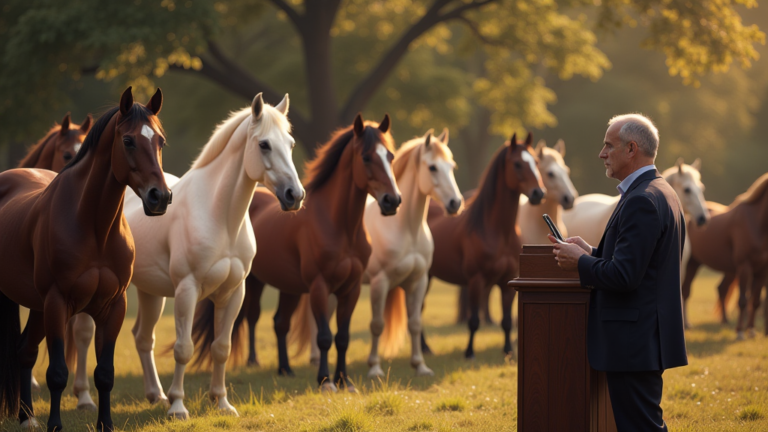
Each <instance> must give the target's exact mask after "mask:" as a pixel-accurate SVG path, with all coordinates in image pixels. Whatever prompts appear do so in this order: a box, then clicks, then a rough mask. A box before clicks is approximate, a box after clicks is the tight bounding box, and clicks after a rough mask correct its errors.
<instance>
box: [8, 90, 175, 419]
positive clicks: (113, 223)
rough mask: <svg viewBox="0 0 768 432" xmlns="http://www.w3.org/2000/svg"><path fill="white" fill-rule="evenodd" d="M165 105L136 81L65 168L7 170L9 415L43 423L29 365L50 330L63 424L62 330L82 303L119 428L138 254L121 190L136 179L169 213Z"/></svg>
mask: <svg viewBox="0 0 768 432" xmlns="http://www.w3.org/2000/svg"><path fill="white" fill-rule="evenodd" d="M161 105H162V94H161V93H160V91H159V90H158V92H157V93H156V94H155V96H153V98H152V100H151V101H150V103H149V104H148V105H147V107H146V108H145V107H141V106H140V105H138V104H136V105H134V103H133V97H132V95H131V92H130V88H129V89H128V90H126V91H125V92H124V93H123V96H122V98H121V101H120V106H119V108H115V109H112V110H110V111H109V112H108V113H107V114H105V115H104V116H102V118H101V119H100V120H99V122H97V124H96V126H94V130H93V131H91V132H90V133H89V135H88V137H87V139H86V142H85V143H84V144H83V150H82V151H81V152H79V153H78V154H77V156H76V157H75V158H74V159H73V161H72V162H71V163H70V165H68V167H67V169H65V170H64V171H63V172H62V173H61V174H59V175H58V176H56V175H55V173H53V172H51V171H46V170H30V169H16V170H10V171H6V172H4V173H2V174H0V238H2V239H3V247H2V248H0V262H1V263H2V265H0V291H2V293H0V304H1V305H0V308H2V314H0V315H2V318H1V319H3V320H4V321H5V322H4V323H3V328H4V331H3V332H1V333H0V334H1V336H0V345H2V347H3V349H2V354H0V356H2V358H0V361H1V362H2V365H0V370H1V371H2V374H3V377H2V379H1V381H2V388H3V396H4V398H3V400H2V404H0V405H2V408H3V412H4V413H5V414H7V415H16V414H17V413H16V412H13V411H14V410H18V416H19V418H20V420H21V422H22V426H27V427H34V426H37V421H36V420H35V419H34V414H33V411H32V400H31V394H30V388H31V373H32V367H33V366H34V363H35V360H36V359H37V350H38V344H39V343H40V341H41V340H42V339H43V338H44V337H45V338H46V339H47V343H48V350H49V353H50V364H49V367H48V371H47V374H46V377H47V384H48V387H49V389H50V391H51V411H50V417H49V419H48V430H61V429H62V425H61V416H60V403H61V393H62V391H63V390H64V388H65V387H66V384H67V375H68V371H67V366H66V363H65V360H64V329H65V325H66V322H67V321H68V320H69V319H70V318H71V316H72V315H73V314H74V313H78V312H84V313H87V314H89V315H91V316H92V317H94V319H95V320H96V333H97V335H98V336H99V337H98V338H97V344H96V356H97V359H98V365H97V367H96V371H95V372H94V380H95V383H96V388H97V389H98V390H99V407H98V410H99V413H98V420H97V429H100V430H102V429H103V430H112V428H113V424H112V419H111V413H110V391H111V389H112V385H113V382H114V368H113V355H114V347H115V341H116V339H117V334H118V333H119V331H120V327H121V326H122V323H123V317H124V316H125V307H126V302H125V290H126V288H127V287H128V283H129V282H130V279H131V273H132V267H133V259H134V248H133V240H132V237H131V230H130V228H129V227H128V224H127V222H126V220H125V217H124V216H123V214H122V210H123V197H124V195H125V187H126V185H129V186H130V187H131V188H132V189H134V191H136V192H137V193H138V194H141V197H142V200H143V201H144V202H145V203H146V204H145V211H146V213H147V214H148V215H159V214H163V213H164V212H165V208H166V206H167V202H168V200H169V197H170V193H169V191H168V190H167V188H166V187H165V184H164V182H163V179H162V175H161V173H162V168H160V165H159V158H160V149H161V147H162V135H161V133H162V131H161V129H160V126H159V122H157V120H156V119H155V117H154V115H156V114H157V113H158V112H159V110H160V107H161ZM142 128H147V129H151V130H153V131H154V132H155V134H156V135H157V138H155V139H154V140H153V139H144V138H140V136H141V134H140V133H139V131H140V130H141V129H142ZM18 304H21V305H23V306H26V307H28V308H30V309H31V310H30V316H29V319H28V322H27V326H26V328H25V329H24V333H23V334H22V335H21V342H20V343H18V342H16V341H15V339H18V336H19V335H18V333H17V331H18V325H19V324H18V319H19V318H18ZM19 385H21V389H19ZM9 396H10V397H9ZM19 399H20V402H21V403H19Z"/></svg>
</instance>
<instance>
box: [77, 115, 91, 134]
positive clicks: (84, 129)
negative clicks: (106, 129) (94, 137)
mask: <svg viewBox="0 0 768 432" xmlns="http://www.w3.org/2000/svg"><path fill="white" fill-rule="evenodd" d="M91 123H93V116H91V115H90V114H88V115H87V116H86V117H85V120H83V124H81V125H80V132H82V133H84V134H87V133H88V131H90V130H91Z"/></svg>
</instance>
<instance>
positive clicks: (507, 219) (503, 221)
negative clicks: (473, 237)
mask: <svg viewBox="0 0 768 432" xmlns="http://www.w3.org/2000/svg"><path fill="white" fill-rule="evenodd" d="M495 181H496V191H495V194H494V197H493V202H492V204H491V206H490V209H489V211H488V212H486V215H485V221H486V223H487V225H486V226H487V227H488V228H489V229H488V230H487V231H488V232H499V233H501V234H502V238H504V239H509V238H510V237H511V236H512V235H513V234H515V233H516V231H515V225H516V223H515V221H517V211H518V209H519V207H520V191H519V190H517V189H510V188H509V187H507V184H506V180H505V179H504V172H503V171H501V172H500V174H499V176H498V177H497V178H496V179H495Z"/></svg>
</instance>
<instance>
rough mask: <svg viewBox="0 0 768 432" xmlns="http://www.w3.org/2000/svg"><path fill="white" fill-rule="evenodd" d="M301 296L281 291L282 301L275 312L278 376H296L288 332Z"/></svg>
mask: <svg viewBox="0 0 768 432" xmlns="http://www.w3.org/2000/svg"><path fill="white" fill-rule="evenodd" d="M299 300H301V295H296V294H289V293H286V292H283V291H280V300H279V302H278V304H277V312H275V318H274V320H275V335H276V336H277V363H278V365H277V374H278V375H287V376H294V375H295V374H294V373H293V369H291V364H290V361H289V358H288V341H287V338H288V332H289V331H290V330H291V317H293V313H294V312H295V311H296V307H297V306H298V305H299Z"/></svg>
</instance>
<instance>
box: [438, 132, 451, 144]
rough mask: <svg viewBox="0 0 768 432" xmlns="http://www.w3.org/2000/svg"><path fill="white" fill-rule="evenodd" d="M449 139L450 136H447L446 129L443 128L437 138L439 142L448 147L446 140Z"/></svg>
mask: <svg viewBox="0 0 768 432" xmlns="http://www.w3.org/2000/svg"><path fill="white" fill-rule="evenodd" d="M449 138H450V135H449V134H448V128H443V133H441V134H440V136H438V137H437V139H438V140H440V142H442V143H443V144H445V145H448V139H449Z"/></svg>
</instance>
